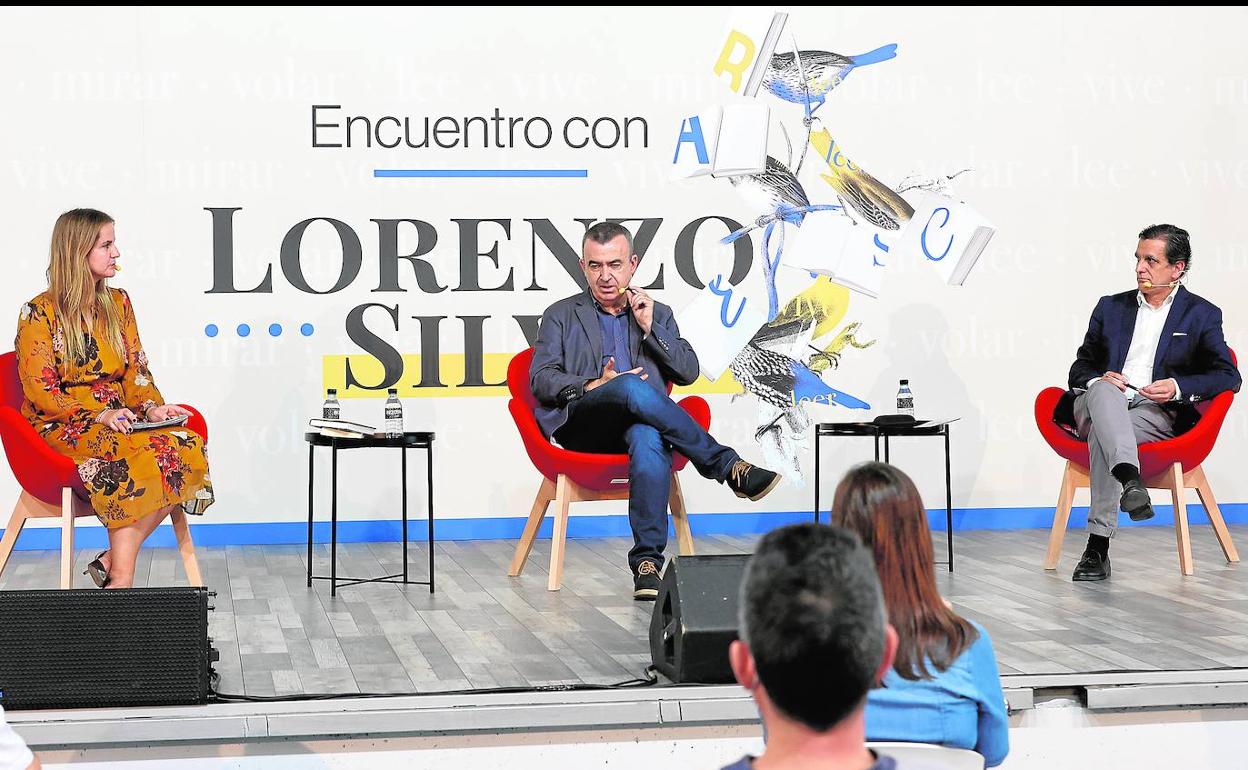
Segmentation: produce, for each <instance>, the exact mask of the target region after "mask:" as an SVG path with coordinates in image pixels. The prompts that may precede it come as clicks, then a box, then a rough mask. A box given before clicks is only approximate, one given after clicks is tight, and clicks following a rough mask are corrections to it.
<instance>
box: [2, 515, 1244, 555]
mask: <svg viewBox="0 0 1248 770" xmlns="http://www.w3.org/2000/svg"><path fill="white" fill-rule="evenodd" d="M1219 507H1220V508H1221V510H1222V515H1223V516H1224V517H1225V518H1226V521H1227V523H1228V524H1248V503H1222V504H1221V505H1220V506H1219ZM1154 510H1155V511H1156V512H1157V516H1156V517H1155V518H1153V519H1152V520H1150V521H1149V522H1147V524H1145V523H1143V522H1140V523H1137V522H1131V521H1128V520H1127V518H1126V516H1122V517H1120V518H1121V519H1122V522H1121V523H1122V526H1123V527H1140V526H1170V525H1173V523H1174V507H1173V506H1169V505H1157V506H1154ZM1087 513H1088V509H1087V507H1086V506H1078V507H1075V508H1073V509H1072V510H1071V516H1070V524H1069V527H1068V530H1069V532H1071V535H1070V536H1071V537H1076V536H1077V533H1078V532H1079V531H1081V530H1082V529H1083V527H1084V525H1085V524H1086V523H1087ZM423 514H424V511H423V510H422V511H413V513H412V517H411V518H410V519H409V521H408V527H409V529H408V534H409V536H410V538H411V540H412V542H420V541H424V540H426V539H427V537H428V536H427V534H426V533H427V532H428V530H427V525H426V522H425V519H424V518H423ZM927 514H928V523H929V524H930V526H931V528H932V530H933V531H935V532H943V531H944V530H945V509H944V508H929V509H928V511H927ZM1187 515H1188V520H1189V522H1190V523H1191V524H1192V525H1193V526H1196V525H1200V524H1207V523H1208V521H1209V519H1208V517H1207V516H1206V515H1205V511H1204V509H1203V508H1202V507H1201V506H1199V505H1197V504H1195V503H1192V504H1190V505H1189V506H1188V508H1187ZM324 518H325V517H324V515H322V516H318V517H317V521H316V525H315V527H314V529H315V539H316V541H317V542H328V541H329V522H328V521H325V520H324ZM811 518H812V515H811V512H810V511H808V510H807V511H774V512H771V511H769V512H759V513H693V514H690V516H689V525H690V527H691V528H692V529H693V534H694V536H695V537H697V536H700V535H752V534H760V533H763V532H767V531H769V530H771V529H774V528H775V527H779V526H783V525H785V524H792V523H794V522H799V521H810V520H811ZM396 519H397V517H395V518H389V519H373V520H364V521H361V520H354V521H340V522H339V523H338V542H339V543H377V542H397V541H398V540H399V539H400V538H401V536H402V530H401V528H400V524H399V522H398V521H397V520H396ZM190 520H191V533H192V536H193V537H194V539H195V542H196V543H198V544H199V545H204V546H226V545H275V544H279V543H287V544H289V543H305V542H307V537H308V522H307V519H304V520H303V521H257V522H246V523H241V522H240V523H221V522H214V521H213V517H212V515H211V514H209V515H208V516H205V517H203V518H200V517H198V516H192V517H191V518H190ZM822 520H823V521H825V522H826V521H827V520H828V512H827V511H826V510H825V511H824V512H823V516H822ZM434 523H435V525H436V527H437V537H438V539H439V540H495V539H504V540H515V539H517V538H519V537H520V534H521V532H523V531H524V524H525V518H524V517H523V516H517V517H511V516H499V517H487V518H472V519H463V518H455V519H451V518H447V519H435V522H434ZM1052 523H1053V509H1052V508H1046V507H1034V508H1032V507H1024V508H954V509H953V528H954V530H955V531H958V532H962V531H966V530H985V529H994V530H1012V529H1031V528H1042V529H1047V528H1048V527H1049V526H1050V525H1052ZM550 530H551V517H549V516H548V517H547V518H546V520H545V521H544V522H543V523H542V528H541V530H540V533H539V536H540V537H546V538H548V537H550ZM0 532H2V530H0ZM629 536H631V531H630V530H629V527H628V516H626V515H624V514H612V515H606V516H576V515H573V516H572V517H571V518H570V519H569V520H568V537H629ZM954 539H955V540H956V539H957V538H954ZM60 543H61V531H60V529H58V528H56V527H28V528H27V529H26V530H24V531H23V532H22V534H21V537H19V538H18V539H17V548H16V550H18V551H28V550H48V549H56V548H59V547H60ZM75 545H76V547H77V548H79V549H82V550H89V551H90V550H95V549H101V548H107V547H108V537H107V535H106V534H105V530H104V528H103V527H98V526H90V525H85V524H84V525H83V526H79V527H78V528H77V529H76V530H75ZM148 545H153V546H159V547H166V548H169V547H175V546H177V540H176V539H175V537H174V534H173V528H172V527H170V526H168V525H163V526H161V527H160V528H159V529H157V530H156V532H155V533H154V534H153V535H152V537H151V539H150V540H148ZM938 547H943V543H940V542H939V541H938ZM939 555H940V554H939V553H937V556H939Z"/></svg>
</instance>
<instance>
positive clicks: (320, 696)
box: [208, 666, 659, 703]
mask: <svg viewBox="0 0 1248 770" xmlns="http://www.w3.org/2000/svg"><path fill="white" fill-rule="evenodd" d="M216 679H217V677H216V676H214V677H213V686H211V687H209V689H208V692H209V696H210V699H211V700H213V701H216V702H222V703H235V702H251V703H275V702H281V701H305V700H308V701H313V700H342V699H346V698H409V697H411V696H413V695H504V694H513V693H524V692H573V691H587V690H620V689H627V688H633V687H650V686H651V685H654V684H656V683H657V682H658V681H659V676H658V674H657V673H655V670H654V666H647V667H646V669H645V670H644V671H643V672H642V675H641V676H640V677H638V678H636V679H626V680H624V681H622V682H615V683H613V684H587V683H585V682H570V683H567V684H545V685H535V686H532V687H490V688H484V689H468V690H439V691H437V692H344V693H304V694H296V695H236V694H233V693H223V692H217V691H216V687H215V684H216Z"/></svg>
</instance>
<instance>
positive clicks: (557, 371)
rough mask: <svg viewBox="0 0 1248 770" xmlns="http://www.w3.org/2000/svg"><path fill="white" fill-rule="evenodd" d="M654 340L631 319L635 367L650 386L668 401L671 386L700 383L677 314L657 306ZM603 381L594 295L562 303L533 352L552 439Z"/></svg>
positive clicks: (540, 417)
mask: <svg viewBox="0 0 1248 770" xmlns="http://www.w3.org/2000/svg"><path fill="white" fill-rule="evenodd" d="M653 318H654V320H653V322H652V323H651V324H650V334H649V335H648V336H647V337H646V338H645V339H642V335H641V327H640V326H638V325H637V321H635V320H634V319H633V317H632V315H631V314H630V315H629V324H628V344H629V354H630V355H631V356H632V359H633V366H634V367H637V366H640V367H642V370H643V371H645V372H646V374H648V375H650V376H649V378H648V379H647V380H646V382H648V383H650V385H651V386H653V387H654V388H656V389H657V390H658V391H659V392H660V393H663V394H665V395H666V393H667V383H668V381H671V382H674V383H676V384H677V385H688V384H690V383H691V382H693V381H694V380H696V379H697V378H698V355H697V353H694V352H693V347H692V346H690V345H689V343H688V342H686V341H685V340H684V339H682V338H681V336H680V329H679V328H678V327H677V326H676V318H675V316H673V315H672V309H671V308H670V307H668V306H667V305H664V304H663V303H662V302H655V303H654V316H653ZM601 375H602V326H601V325H600V324H599V322H598V310H597V309H596V308H595V307H594V300H593V298H592V297H591V296H590V294H589V290H588V289H586V290H585V291H583V292H581V293H580V294H575V295H573V296H571V297H567V298H565V299H561V300H559V301H558V302H556V303H555V304H553V305H551V306H550V307H548V308H547V309H546V312H545V313H544V314H542V324H541V326H540V327H539V329H538V332H537V344H536V345H534V346H533V363H532V365H531V366H530V367H529V387H530V388H532V389H533V395H534V396H535V397H536V398H537V401H538V408H537V412H536V416H537V424H538V425H539V426H541V428H542V431H543V432H544V433H545V434H546V436H547V437H550V436H552V435H554V432H555V431H556V430H558V429H559V428H560V427H562V426H563V424H564V423H565V422H567V420H568V404H569V403H570V402H571V401H572V400H574V399H576V398H578V397H579V396H581V395H583V394H584V392H585V383H587V382H589V381H590V380H593V379H597V378H598V377H599V376H601Z"/></svg>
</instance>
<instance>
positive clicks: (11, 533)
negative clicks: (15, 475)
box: [0, 491, 34, 575]
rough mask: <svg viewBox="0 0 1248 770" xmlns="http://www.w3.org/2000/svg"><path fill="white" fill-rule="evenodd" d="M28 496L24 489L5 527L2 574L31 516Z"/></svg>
mask: <svg viewBox="0 0 1248 770" xmlns="http://www.w3.org/2000/svg"><path fill="white" fill-rule="evenodd" d="M27 498H30V495H28V494H27V493H26V492H24V491H23V492H22V494H21V495H19V496H18V498H17V504H16V505H14V506H13V515H12V516H10V517H9V525H8V526H7V527H5V528H4V537H3V538H0V575H3V574H4V568H5V566H6V565H7V564H8V563H9V557H10V556H12V555H13V546H15V545H17V536H18V535H20V534H22V527H24V526H26V519H28V518H29V517H30V513H31V511H30V504H29V501H28V500H27ZM30 499H32V500H33V499H34V498H30Z"/></svg>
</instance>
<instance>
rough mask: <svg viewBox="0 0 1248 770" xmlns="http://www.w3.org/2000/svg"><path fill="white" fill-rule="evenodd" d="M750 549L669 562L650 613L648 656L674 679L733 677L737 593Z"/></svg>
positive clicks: (714, 680) (723, 680)
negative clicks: (731, 651) (730, 655)
mask: <svg viewBox="0 0 1248 770" xmlns="http://www.w3.org/2000/svg"><path fill="white" fill-rule="evenodd" d="M749 558H750V557H749V555H748V554H729V555H722V556H678V557H676V558H674V559H672V561H671V563H669V564H668V565H667V571H666V572H664V573H663V581H662V583H661V584H660V585H659V597H658V600H657V601H655V603H654V615H653V616H651V618H650V657H651V660H652V661H653V663H654V667H655V669H657V670H658V671H659V673H661V674H663V675H664V676H666V677H667V678H668V679H671V680H672V681H673V682H702V683H706V684H719V683H727V682H732V681H733V676H732V669H731V668H730V667H729V665H728V645H729V644H731V643H732V641H733V640H734V639H736V638H737V604H738V598H737V593H738V591H739V590H740V588H741V577H742V575H743V574H744V572H745V564H746V562H747V561H749Z"/></svg>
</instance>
